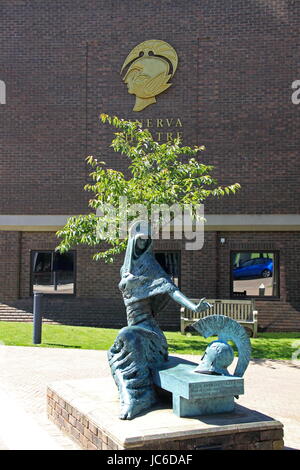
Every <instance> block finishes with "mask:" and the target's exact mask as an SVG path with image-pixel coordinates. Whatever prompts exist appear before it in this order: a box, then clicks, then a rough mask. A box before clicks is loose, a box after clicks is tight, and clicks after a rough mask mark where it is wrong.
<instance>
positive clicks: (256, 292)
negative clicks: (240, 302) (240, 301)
mask: <svg viewBox="0 0 300 470" xmlns="http://www.w3.org/2000/svg"><path fill="white" fill-rule="evenodd" d="M231 274H232V292H233V294H234V295H236V296H238V295H241V296H243V295H247V296H272V297H274V296H277V295H278V263H277V256H276V253H274V252H249V251H247V252H246V251H242V252H232V254H231Z"/></svg>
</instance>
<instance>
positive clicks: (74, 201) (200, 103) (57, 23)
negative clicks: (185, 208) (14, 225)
mask: <svg viewBox="0 0 300 470" xmlns="http://www.w3.org/2000/svg"><path fill="white" fill-rule="evenodd" d="M1 7H2V23H1V31H0V46H1V69H0V75H1V76H0V79H1V80H4V81H5V82H6V86H7V104H6V105H1V106H0V121H1V126H0V138H1V149H0V214H78V213H84V212H86V211H87V210H88V208H87V201H88V196H89V195H88V194H87V193H84V192H83V190H82V188H83V186H84V184H85V183H86V180H87V175H88V169H87V167H86V164H85V161H84V158H85V157H86V156H87V155H89V154H94V155H95V156H99V157H101V160H106V161H107V163H108V165H109V166H111V167H114V168H117V169H122V170H124V171H126V168H127V161H126V160H125V159H124V157H120V156H118V155H114V154H113V153H112V152H111V150H110V149H109V148H108V145H109V143H110V140H111V137H112V132H111V130H110V129H109V127H107V126H102V125H101V124H100V123H99V122H98V115H99V113H100V112H103V111H104V112H107V113H111V114H118V115H120V116H121V117H125V118H139V119H149V118H151V119H153V121H155V119H156V118H159V119H166V118H169V119H170V118H178V117H179V118H180V119H181V121H182V124H183V128H182V129H180V130H182V131H183V133H184V139H185V142H186V143H187V144H191V145H193V144H205V145H206V147H207V150H206V152H205V153H202V154H201V158H202V159H203V161H204V162H205V163H209V164H213V165H215V167H216V170H215V175H216V176H217V177H218V178H219V179H220V182H221V183H232V182H236V181H237V182H239V183H241V185H242V189H241V191H240V192H239V193H238V194H237V195H236V196H231V197H227V196H226V197H224V198H221V199H218V200H215V201H210V202H208V203H207V204H206V207H205V211H206V213H219V214H222V213H223V214H226V213H234V214H239V213H241V214H264V213H267V214H293V213H299V207H300V191H299V181H298V180H299V170H300V159H299V158H298V149H299V132H298V127H299V126H298V120H299V109H298V107H297V106H295V105H293V104H292V102H291V91H292V90H291V83H292V82H293V81H294V80H296V79H299V76H298V72H299V57H298V43H299V40H298V36H299V20H300V3H299V2H295V1H290V2H288V1H282V0H272V1H270V2H245V1H243V0H235V1H231V0H230V1H226V2H220V1H218V0H203V1H201V2H194V1H192V0H188V1H187V0H178V1H176V2H174V1H171V0H164V1H163V2H162V1H160V0H152V1H151V2H146V1H141V0H130V1H128V0H121V1H119V0H114V1H107V0H105V1H104V0H87V1H85V2H82V1H81V0H64V1H63V2H58V1H53V0H36V1H34V2H30V1H27V0H3V1H2V3H1ZM152 38H157V39H162V40H165V41H168V42H169V43H170V44H172V45H173V46H174V47H175V49H176V50H177V53H178V56H179V66H178V69H177V71H176V74H175V76H174V77H173V79H172V83H173V85H172V86H171V87H170V88H169V89H168V90H167V91H166V92H165V93H163V94H161V95H160V96H159V97H158V98H157V103H156V104H155V105H152V106H149V107H148V108H146V109H145V110H143V111H142V112H140V113H134V112H133V111H132V107H133V103H134V97H133V96H132V95H129V94H128V93H127V91H126V86H125V85H124V83H122V80H121V78H120V74H119V72H120V69H121V66H122V64H123V61H124V59H125V57H126V56H127V54H128V53H129V51H130V50H131V49H132V48H133V47H134V46H135V45H137V44H138V43H140V42H142V41H145V40H147V39H152ZM164 130H165V129H164ZM166 130H168V131H170V130H171V131H175V130H177V129H175V128H174V126H173V128H172V126H171V128H170V129H166ZM0 235H1V236H0V250H1V257H0V261H1V263H3V265H4V266H6V271H5V273H6V274H5V275H3V274H1V276H0V281H1V282H0V286H1V287H0V292H1V295H2V300H3V301H4V300H9V299H16V298H17V297H18V296H19V295H20V296H21V297H22V298H26V297H28V295H29V266H30V260H29V251H30V249H49V248H54V247H55V246H56V241H55V237H54V235H53V234H46V233H23V234H22V235H20V234H18V233H17V232H14V233H12V232H2V233H1V234H0ZM218 235H219V234H218ZM225 236H226V237H227V236H228V234H227V233H226V234H225ZM230 236H231V237H232V240H236V241H237V242H238V243H240V242H243V243H246V244H247V243H250V242H251V243H254V245H255V247H256V246H257V245H258V244H259V243H265V242H268V243H269V242H270V243H271V244H272V243H273V245H274V246H275V245H276V246H278V247H279V249H280V253H281V298H280V301H272V302H260V303H261V306H260V305H259V311H260V321H261V325H262V327H268V328H275V329H276V328H287V329H289V328H291V327H293V328H296V327H297V328H299V313H298V312H299V310H300V306H299V294H298V290H297V282H298V279H299V270H298V265H299V264H300V263H299V261H300V260H299V254H298V253H299V250H298V248H299V246H298V235H297V234H296V233H294V234H293V233H276V234H274V233H271V234H268V233H251V234H250V233H247V234H245V233H241V234H238V233H232V234H230ZM20 237H21V238H22V240H21V242H20ZM215 238H216V234H215V233H211V232H210V233H207V234H206V241H205V246H204V249H203V250H201V251H200V252H199V253H198V252H187V251H182V289H183V291H184V292H185V293H186V294H187V295H190V296H193V297H200V296H202V295H206V296H207V297H210V296H211V297H214V296H219V297H227V296H228V295H229V286H228V283H229V277H228V273H229V260H227V258H226V259H225V258H224V259H223V255H224V254H225V253H226V250H228V248H227V246H224V247H222V251H221V249H219V248H220V247H219V244H218V243H217V242H216V240H215ZM20 243H21V247H22V256H21V258H20V257H19V246H20ZM177 246H178V245H177ZM255 249H256V248H255ZM90 254H91V250H89V249H86V248H80V249H78V250H77V297H76V298H75V299H69V300H68V301H66V302H65V303H62V302H61V301H58V300H57V301H56V300H54V299H53V300H52V301H51V302H49V305H50V303H51V309H52V310H51V309H50V310H51V311H52V312H55V311H56V312H58V309H61V310H60V312H65V314H67V313H66V312H67V311H68V312H70V315H71V316H70V321H71V319H72V314H73V315H75V312H77V313H76V315H77V318H79V319H80V315H81V317H82V316H84V321H87V318H86V315H87V312H90V315H92V313H91V312H93V318H95V321H98V319H99V318H100V317H101V321H102V322H103V323H105V324H107V325H108V324H109V322H114V323H115V324H116V323H118V322H119V323H120V322H121V323H122V322H123V319H124V308H123V305H122V301H121V299H120V297H118V296H119V293H118V290H117V283H118V280H119V267H120V264H121V260H119V262H117V263H116V264H115V265H113V266H109V267H107V266H104V265H103V264H102V263H94V262H92V261H90ZM226 257H227V254H226ZM19 260H21V264H22V266H21V271H19V262H20V261H19ZM217 266H219V273H218V272H217V271H218V268H217ZM19 272H20V277H19ZM7 273H8V274H7ZM118 299H119V300H118ZM75 300H76V301H77V302H75ZM78 301H80V302H78ZM28 302H29V301H28ZM58 302H59V305H60V307H59V308H58ZM75 305H77V306H78V308H77V307H75ZM80 305H81V307H80ZM72 312H73V313H72ZM58 314H60V313H59V312H58ZM163 318H164V319H167V320H162V321H165V322H166V323H168V322H169V323H168V324H171V325H173V326H174V325H175V323H174V322H175V320H173V318H174V316H173V317H172V312H170V314H166V315H165V316H164V317H163ZM176 318H177V319H176V324H177V325H179V321H178V318H179V317H178V315H177V317H176ZM89 319H90V317H89ZM119 319H121V320H119ZM78 321H79V320H78ZM292 325H293V326H292Z"/></svg>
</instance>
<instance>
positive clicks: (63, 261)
mask: <svg viewBox="0 0 300 470" xmlns="http://www.w3.org/2000/svg"><path fill="white" fill-rule="evenodd" d="M31 279H32V292H33V293H34V292H41V293H43V294H74V293H75V253H74V252H73V251H70V252H68V253H62V254H60V253H57V252H55V251H32V252H31Z"/></svg>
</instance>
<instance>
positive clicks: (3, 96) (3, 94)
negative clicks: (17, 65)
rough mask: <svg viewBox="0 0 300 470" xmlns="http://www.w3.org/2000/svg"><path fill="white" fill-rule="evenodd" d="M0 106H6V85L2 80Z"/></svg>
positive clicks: (0, 83)
mask: <svg viewBox="0 0 300 470" xmlns="http://www.w3.org/2000/svg"><path fill="white" fill-rule="evenodd" d="M0 104H6V85H5V82H4V81H3V80H0Z"/></svg>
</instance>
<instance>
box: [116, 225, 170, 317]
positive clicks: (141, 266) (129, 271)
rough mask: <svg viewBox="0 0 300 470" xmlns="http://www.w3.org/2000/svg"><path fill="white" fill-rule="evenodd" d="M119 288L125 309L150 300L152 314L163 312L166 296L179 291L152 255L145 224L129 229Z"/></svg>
mask: <svg viewBox="0 0 300 470" xmlns="http://www.w3.org/2000/svg"><path fill="white" fill-rule="evenodd" d="M119 288H120V290H121V292H122V294H123V297H124V303H125V305H126V306H127V305H130V304H132V303H133V302H137V301H138V300H143V299H147V298H149V299H150V301H151V307H152V310H153V313H157V312H158V311H160V310H162V309H163V308H164V307H165V306H166V304H167V302H168V300H169V295H168V294H169V293H171V292H174V291H175V290H177V289H178V287H177V286H176V285H175V284H174V283H173V281H172V280H171V278H170V277H169V276H168V274H167V273H166V272H165V271H164V270H163V268H162V267H161V266H160V264H159V263H158V262H157V261H156V259H155V257H154V255H153V240H152V239H151V232H150V229H149V226H148V222H144V221H139V222H135V223H134V224H133V225H132V226H131V228H130V229H129V238H128V244H127V249H126V254H125V259H124V263H123V266H122V268H121V282H120V284H119Z"/></svg>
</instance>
